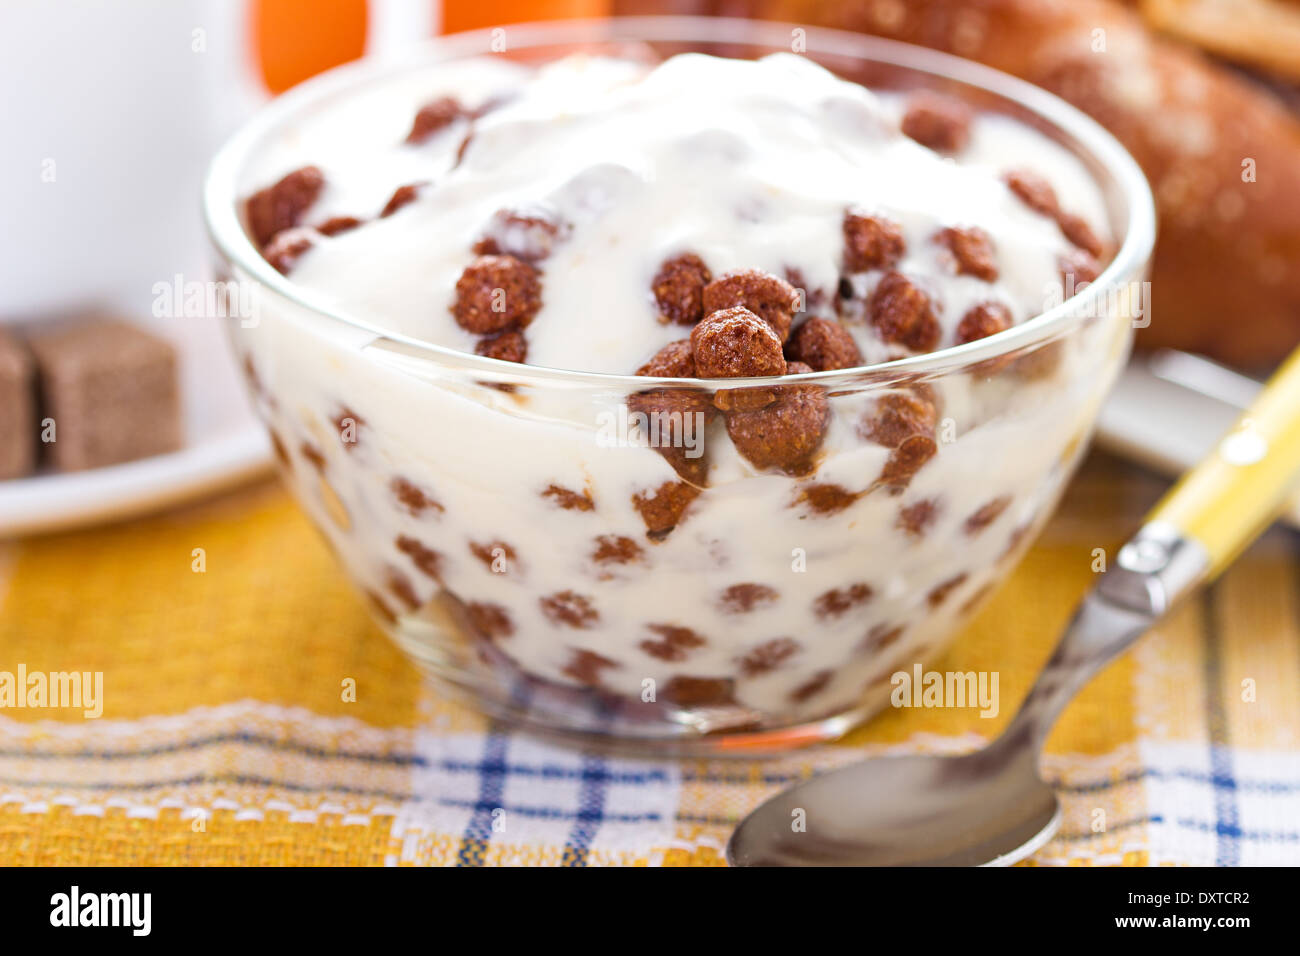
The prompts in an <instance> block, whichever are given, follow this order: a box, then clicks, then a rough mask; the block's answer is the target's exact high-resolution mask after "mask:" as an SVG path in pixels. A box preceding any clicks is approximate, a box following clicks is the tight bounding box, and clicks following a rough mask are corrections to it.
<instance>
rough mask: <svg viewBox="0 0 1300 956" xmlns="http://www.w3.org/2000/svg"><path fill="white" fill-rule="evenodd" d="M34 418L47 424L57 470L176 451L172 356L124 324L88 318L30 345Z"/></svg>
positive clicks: (47, 333) (177, 391) (177, 411)
mask: <svg viewBox="0 0 1300 956" xmlns="http://www.w3.org/2000/svg"><path fill="white" fill-rule="evenodd" d="M31 345H32V353H33V355H35V357H36V371H37V377H38V380H39V382H40V390H41V400H42V404H43V409H42V413H43V414H44V415H46V416H47V417H49V418H52V419H53V420H54V440H53V441H52V442H50V443H49V445H48V448H49V452H48V454H49V457H50V461H51V463H52V464H53V465H54V466H55V467H56V468H58V469H60V470H61V471H78V470H81V469H84V468H98V467H101V466H103V465H114V464H118V463H120V462H124V461H134V460H135V459H137V458H147V457H148V456H150V455H160V454H162V453H164V452H169V451H175V450H176V449H178V448H180V447H181V407H180V384H179V380H178V376H177V368H176V352H175V350H174V349H173V348H172V346H171V345H170V344H168V343H167V342H166V341H164V340H163V339H161V338H159V337H157V336H155V335H151V334H150V333H148V332H145V331H143V330H142V329H139V328H137V327H136V326H134V325H131V324H130V323H128V322H123V321H119V320H116V319H96V320H91V321H84V322H77V323H74V324H67V325H64V324H60V325H58V326H55V327H52V328H49V329H42V330H40V331H39V332H38V333H36V334H34V335H33V336H32V339H31Z"/></svg>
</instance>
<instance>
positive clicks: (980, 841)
mask: <svg viewBox="0 0 1300 956" xmlns="http://www.w3.org/2000/svg"><path fill="white" fill-rule="evenodd" d="M1025 756H1026V751H1025V749H1024V748H1021V749H1020V750H1019V751H1018V752H1017V751H1015V750H1013V749H1012V748H1011V747H1009V746H1007V745H1005V744H1002V742H1001V741H999V742H998V744H995V745H994V747H990V748H988V749H986V750H981V751H977V752H976V753H973V754H967V755H964V756H957V757H939V756H928V755H917V756H906V757H881V758H878V759H874V760H867V761H863V762H861V763H856V764H851V765H850V766H847V767H843V768H841V769H839V770H834V771H830V772H828V773H825V774H821V775H819V776H817V777H814V778H813V779H811V780H809V781H808V782H806V783H804V784H802V785H801V786H798V787H795V788H793V789H791V790H787V791H784V792H782V793H779V794H777V795H776V796H775V797H772V798H771V799H770V800H768V801H767V802H766V803H764V804H762V805H761V806H760V807H758V809H756V810H755V811H754V812H753V813H751V814H750V815H749V816H748V817H746V818H745V820H744V821H743V822H742V823H741V825H740V826H739V827H737V829H736V831H735V832H734V833H733V834H732V836H731V840H730V841H729V842H728V844H727V859H728V861H729V862H730V863H731V864H732V865H733V866H986V865H992V866H997V865H1008V864H1011V863H1014V862H1015V861H1017V860H1020V859H1023V858H1024V857H1026V856H1028V855H1029V854H1031V853H1033V852H1034V851H1035V850H1036V849H1038V848H1039V847H1040V846H1042V845H1043V844H1044V843H1046V842H1047V841H1048V840H1049V839H1051V837H1052V835H1053V834H1054V833H1055V832H1056V829H1057V827H1058V826H1059V825H1060V822H1061V808H1060V805H1059V804H1058V803H1057V800H1056V795H1055V794H1054V793H1053V792H1052V789H1051V788H1050V787H1048V786H1047V785H1046V784H1044V783H1043V782H1042V781H1040V780H1039V779H1038V776H1037V774H1036V773H1035V772H1034V765H1033V762H1032V760H1029V759H1024V757H1025Z"/></svg>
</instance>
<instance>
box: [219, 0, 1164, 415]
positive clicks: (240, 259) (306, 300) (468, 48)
mask: <svg viewBox="0 0 1300 956" xmlns="http://www.w3.org/2000/svg"><path fill="white" fill-rule="evenodd" d="M496 29H498V28H495V27H494V28H487V29H483V30H474V31H469V32H465V33H456V34H448V35H446V36H441V37H436V38H434V39H432V40H430V41H428V42H426V43H423V44H420V45H419V46H418V47H417V48H415V49H413V50H412V52H411V54H410V55H408V56H404V57H402V58H401V60H400V61H392V60H385V61H382V62H371V61H367V60H359V61H355V62H352V63H347V64H344V65H342V66H339V67H335V68H334V69H331V70H329V71H327V72H325V73H322V74H320V75H318V76H316V77H313V78H312V79H310V80H307V81H306V82H305V83H302V84H300V85H299V86H296V87H294V88H293V89H292V90H290V91H288V92H287V93H284V94H283V95H281V96H279V97H277V98H275V99H274V100H273V101H271V102H270V103H269V104H267V105H266V106H264V107H262V109H261V110H259V111H258V113H257V114H256V115H255V116H254V117H253V118H252V119H250V120H249V121H248V122H247V123H245V124H244V126H243V127H242V128H240V129H239V130H238V131H237V132H236V133H235V134H234V135H233V136H232V137H231V138H230V139H229V140H228V141H227V142H226V143H225V145H224V146H222V147H221V149H220V150H219V151H218V152H217V154H216V155H215V156H214V158H213V160H212V162H211V164H210V165H209V167H208V171H207V175H206V176H205V179H204V183H203V215H204V221H205V223H206V226H207V229H208V234H209V237H210V238H211V240H212V242H213V244H214V245H215V246H216V249H217V251H218V252H220V254H221V255H222V256H224V257H225V258H226V260H227V261H228V262H230V263H231V265H232V266H234V267H235V268H238V269H240V270H242V271H243V272H245V273H246V274H248V275H249V276H250V277H251V278H253V279H255V280H256V281H257V282H259V283H260V284H261V285H262V286H264V287H265V288H267V289H269V290H270V291H272V292H273V293H275V294H277V295H279V296H281V297H283V298H285V299H287V300H289V301H290V302H292V303H294V304H296V305H298V306H299V307H302V308H305V309H308V310H310V311H312V312H315V313H318V314H319V315H321V316H323V317H326V318H328V319H332V320H334V321H336V322H340V323H342V324H344V325H346V326H351V327H352V328H354V329H357V330H358V331H361V332H364V333H368V334H370V335H371V336H373V342H374V343H380V342H386V343H388V344H391V345H393V346H396V347H397V348H398V350H399V351H400V352H402V353H404V354H405V355H407V356H410V357H414V358H424V359H426V360H429V361H432V362H435V363H436V364H438V365H443V366H454V367H456V368H458V369H462V370H465V371H467V372H473V371H474V370H476V369H477V370H480V371H482V372H483V373H486V374H488V375H489V376H491V377H493V378H500V377H502V375H503V374H505V375H507V376H508V378H509V379H510V381H512V382H518V383H520V384H541V385H544V384H547V383H551V384H556V383H564V384H566V385H569V386H574V385H577V386H582V385H588V386H592V387H599V388H616V389H621V390H625V391H640V390H644V389H645V388H647V386H648V385H649V384H662V385H667V386H669V387H686V386H689V387H691V388H693V389H696V390H701V389H703V390H707V391H716V390H720V389H724V388H735V387H737V385H741V384H744V385H762V384H770V383H771V382H772V381H775V380H776V379H773V378H748V379H740V378H732V379H670V378H653V377H640V376H633V375H612V374H608V373H602V372H584V371H577V370H569V369H557V368H547V367H543V366H534V365H521V364H517V363H513V362H503V361H501V360H498V359H492V358H487V357H484V356H478V355H473V354H470V353H467V352H461V351H459V350H456V349H452V348H448V347H446V346H441V345H435V344H433V343H431V342H426V341H424V340H421V339H418V338H414V337H411V336H408V335H404V334H401V333H398V332H395V331H393V330H391V329H386V328H384V327H383V326H381V325H378V324H376V323H374V322H370V321H367V320H364V319H360V318H357V317H355V316H350V315H348V314H347V313H346V312H343V311H340V310H338V309H335V308H333V307H331V306H330V305H329V304H326V303H323V302H316V301H313V300H312V296H311V293H310V290H307V289H304V288H302V287H300V286H296V285H294V283H293V282H291V281H290V280H289V279H288V278H287V277H285V276H284V275H282V274H281V273H279V272H278V271H276V270H275V269H274V268H272V267H271V265H270V264H269V263H267V261H266V260H265V259H263V258H262V256H261V254H260V253H259V252H258V250H257V249H256V247H255V246H254V245H253V243H252V241H251V239H250V238H249V236H248V234H247V232H246V231H245V229H244V226H243V223H242V222H241V221H240V215H239V208H240V202H241V200H242V199H243V198H244V197H243V196H242V195H240V193H239V188H240V177H241V173H242V171H243V169H244V167H245V164H246V162H247V161H248V159H249V157H250V156H251V155H252V154H254V153H255V152H256V151H257V150H258V149H259V148H261V146H262V144H263V143H264V142H266V141H267V139H268V138H269V137H272V136H274V135H275V134H276V133H277V132H279V130H280V129H281V127H282V126H283V125H284V124H285V123H287V122H289V121H291V120H292V118H293V117H294V116H295V115H296V114H297V113H298V112H299V111H305V110H309V109H311V108H312V107H314V106H316V105H318V104H319V103H321V102H322V101H325V100H328V99H330V98H331V97H334V96H342V95H346V94H347V93H348V92H349V91H350V90H353V89H355V88H356V87H358V86H361V85H368V84H373V83H382V82H384V81H386V80H389V79H391V78H393V77H395V76H398V75H401V74H404V73H408V72H413V71H419V70H421V69H426V68H428V67H429V66H431V65H433V64H435V63H438V62H445V61H449V60H457V59H463V58H465V57H466V56H469V55H473V54H475V53H478V54H484V55H486V51H488V50H489V49H490V47H489V42H490V41H491V40H492V39H493V36H494V33H495V30H496ZM794 29H800V30H803V31H804V32H805V35H806V41H807V50H808V51H809V52H816V53H825V54H829V55H834V56H840V57H848V58H855V59H859V60H863V61H868V62H877V63H884V64H888V65H892V66H897V67H901V68H903V69H906V70H911V71H913V72H917V73H924V74H929V75H931V76H933V77H936V78H939V79H945V80H951V81H955V82H958V83H961V84H965V85H967V86H973V87H978V88H981V89H983V90H985V91H987V92H990V93H993V94H994V95H996V96H999V97H1001V98H1002V99H1004V100H1007V101H1010V102H1013V103H1015V104H1016V105H1018V106H1020V107H1021V108H1023V109H1025V110H1028V111H1029V112H1031V113H1033V114H1034V115H1036V116H1037V117H1038V118H1040V119H1042V120H1045V121H1046V122H1047V123H1048V124H1050V125H1051V126H1052V127H1055V128H1056V129H1058V130H1059V131H1061V132H1063V133H1065V134H1067V135H1068V136H1069V137H1071V138H1072V139H1073V140H1075V141H1076V142H1077V143H1079V144H1081V145H1082V146H1083V147H1084V148H1086V150H1087V151H1088V153H1089V154H1090V155H1089V158H1090V159H1091V160H1092V161H1093V162H1094V163H1096V164H1097V165H1098V166H1099V167H1100V168H1101V169H1102V170H1104V172H1105V174H1106V175H1107V176H1109V177H1110V178H1111V179H1112V180H1113V182H1114V183H1115V185H1116V186H1117V187H1118V188H1119V190H1120V192H1121V194H1122V199H1123V202H1124V204H1125V206H1126V211H1127V222H1126V223H1125V228H1124V232H1123V241H1122V242H1121V245H1120V248H1119V250H1118V251H1117V252H1116V254H1115V256H1114V258H1113V259H1112V260H1111V261H1110V263H1108V265H1107V266H1106V268H1105V270H1104V271H1103V272H1102V274H1101V275H1100V276H1099V277H1098V278H1097V280H1096V281H1095V282H1093V283H1091V284H1090V285H1089V286H1088V287H1087V288H1085V289H1083V290H1082V291H1080V292H1078V293H1077V294H1075V295H1074V296H1073V297H1071V298H1069V299H1066V300H1065V301H1063V302H1061V303H1058V304H1057V305H1055V306H1054V307H1053V308H1051V309H1049V310H1048V311H1046V312H1043V313H1041V314H1040V315H1038V316H1035V317H1034V318H1032V319H1029V320H1027V321H1025V322H1022V323H1021V324H1019V325H1017V326H1014V327H1013V328H1011V329H1008V330H1007V331H1005V332H1000V333H998V334H997V335H993V336H989V337H988V338H985V339H980V340H977V341H975V342H970V343H967V344H965V345H957V346H952V347H949V348H945V349H940V350H938V351H936V352H930V353H926V354H923V355H916V356H911V357H908V358H902V359H895V360H894V361H891V362H885V363H880V364H876V365H866V366H861V367H858V368H852V369H843V370H835V371H827V372H807V373H803V374H799V375H785V376H781V377H780V378H779V381H780V382H781V383H782V384H795V383H803V382H808V383H816V384H819V385H823V386H826V387H832V388H833V387H837V386H857V387H861V386H862V385H864V384H866V383H868V382H873V381H876V380H881V379H883V380H899V379H910V378H933V377H938V376H940V375H943V374H948V373H953V372H959V371H962V370H965V369H970V368H971V367H973V366H975V365H978V364H979V363H981V362H985V361H987V360H989V359H991V358H996V357H998V356H1001V355H1004V354H1007V353H1009V352H1012V351H1016V350H1018V349H1022V348H1026V347H1029V346H1032V345H1034V344H1036V343H1039V342H1044V341H1047V340H1049V339H1052V338H1055V337H1056V336H1057V335H1060V334H1064V333H1065V332H1066V331H1068V327H1069V326H1070V324H1071V322H1072V321H1080V320H1082V319H1084V318H1087V317H1090V316H1095V315H1098V314H1102V313H1101V312H1100V311H1099V309H1101V308H1104V305H1105V302H1106V297H1107V296H1108V295H1109V294H1110V291H1111V289H1112V288H1113V287H1117V286H1118V285H1119V284H1120V283H1122V282H1125V281H1130V280H1131V279H1133V278H1134V277H1136V276H1137V275H1138V274H1139V273H1140V271H1141V270H1143V269H1144V268H1145V267H1146V264H1147V262H1148V260H1149V258H1150V255H1151V250H1152V247H1153V246H1154V244H1155V232H1156V215H1155V202H1154V199H1153V198H1152V195H1151V189H1150V187H1149V185H1148V184H1147V180H1146V177H1145V176H1144V175H1143V173H1142V170H1141V168H1140V167H1139V166H1138V165H1137V162H1136V161H1135V160H1134V159H1133V157H1132V156H1130V155H1129V153H1128V152H1127V151H1126V150H1125V149H1124V147H1123V146H1122V145H1120V143H1119V142H1118V141H1117V140H1116V139H1115V138H1114V137H1113V136H1112V135H1111V134H1110V133H1109V132H1107V131H1106V129H1104V128H1103V127H1102V126H1101V125H1099V124H1098V123H1097V122H1096V121H1095V120H1093V119H1092V118H1091V117H1089V116H1087V115H1086V114H1084V113H1083V112H1081V111H1080V110H1078V109H1076V108H1075V107H1073V106H1071V105H1070V104H1069V103H1066V102H1065V101H1064V100H1062V99H1060V98H1059V97H1057V96H1055V95H1053V94H1051V93H1049V92H1047V91H1046V90H1043V89H1040V88H1039V87H1036V86H1033V85H1032V84H1029V83H1026V82H1025V81H1023V80H1020V79H1017V78H1016V77H1013V76H1010V75H1009V74H1006V73H1002V72H1000V71H998V70H994V69H992V68H990V67H986V66H983V65H981V64H979V63H975V62H973V61H970V60H965V59H962V58H960V57H956V56H952V55H950V54H946V53H940V52H938V51H935V50H931V49H928V48H925V47H920V46H914V45H912V44H907V43H900V42H897V41H894V40H886V39H882V38H880V37H873V36H869V35H865V34H858V33H851V32H848V31H844V30H832V29H822V28H813V27H802V26H798V25H796V24H789V23H776V22H766V21H756V20H745V19H738V18H727V17H690V16H670V17H653V16H652V17H607V18H598V19H589V20H556V21H548V22H540V23H523V24H511V25H509V43H510V49H511V50H520V49H528V48H535V47H546V46H555V45H562V44H567V43H617V42H637V41H649V42H681V43H711V44H752V45H756V46H767V47H776V48H780V47H785V46H789V42H790V38H791V35H792V34H791V31H792V30H794Z"/></svg>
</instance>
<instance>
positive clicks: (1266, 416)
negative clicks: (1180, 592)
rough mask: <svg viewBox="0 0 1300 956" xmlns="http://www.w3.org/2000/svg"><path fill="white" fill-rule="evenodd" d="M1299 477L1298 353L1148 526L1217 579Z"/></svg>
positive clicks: (1171, 493)
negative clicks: (1175, 537)
mask: <svg viewBox="0 0 1300 956" xmlns="http://www.w3.org/2000/svg"><path fill="white" fill-rule="evenodd" d="M1298 477H1300V349H1298V350H1297V351H1296V352H1293V353H1292V354H1291V356H1290V357H1289V358H1288V359H1287V360H1286V362H1284V363H1283V365H1282V367H1281V368H1279V369H1278V370H1277V372H1276V373H1274V375H1273V377H1272V378H1270V379H1269V381H1268V382H1267V383H1266V384H1265V386H1264V389H1263V390H1262V391H1261V392H1260V393H1259V395H1258V396H1257V397H1256V399H1255V401H1254V402H1253V403H1252V404H1251V406H1250V408H1248V409H1247V410H1246V411H1245V412H1244V413H1243V414H1242V416H1241V418H1239V419H1238V420H1237V424H1236V425H1234V426H1233V427H1232V428H1231V429H1230V430H1229V431H1228V433H1227V434H1226V435H1224V436H1223V438H1221V439H1220V440H1219V442H1218V444H1217V445H1216V446H1215V449H1214V451H1213V452H1212V453H1211V454H1210V455H1209V456H1208V457H1207V458H1205V459H1204V460H1203V461H1201V463H1200V464H1198V465H1197V466H1196V467H1195V468H1193V469H1192V470H1191V471H1189V472H1188V473H1187V474H1186V475H1184V476H1183V478H1182V479H1181V480H1180V481H1179V482H1178V483H1177V484H1176V485H1174V487H1173V488H1172V489H1170V491H1169V492H1168V494H1166V495H1165V496H1164V498H1162V499H1161V501H1160V503H1159V504H1157V505H1156V507H1155V509H1154V510H1153V511H1152V512H1151V514H1150V515H1149V516H1148V518H1147V523H1148V525H1156V526H1158V527H1161V528H1169V529H1172V530H1176V531H1177V532H1178V534H1179V535H1180V536H1181V537H1183V538H1186V539H1190V540H1191V541H1192V542H1195V543H1196V544H1197V545H1199V546H1200V548H1201V550H1202V551H1203V552H1204V557H1205V568H1204V572H1203V575H1202V578H1203V579H1208V578H1213V577H1216V576H1217V575H1218V574H1219V573H1220V572H1221V571H1223V569H1224V568H1226V567H1227V566H1228V565H1229V564H1231V563H1232V561H1233V559H1234V558H1236V557H1237V555H1238V554H1240V553H1241V552H1242V551H1243V550H1244V549H1245V548H1246V546H1247V545H1249V544H1250V543H1251V542H1252V541H1253V540H1254V539H1255V538H1256V537H1257V536H1258V535H1259V534H1260V533H1262V532H1263V531H1264V529H1265V528H1267V527H1268V525H1269V523H1270V522H1271V521H1272V520H1273V518H1274V517H1275V515H1276V514H1277V512H1278V510H1279V509H1280V508H1281V506H1282V504H1283V502H1284V501H1285V499H1286V497H1287V495H1288V493H1289V492H1290V491H1292V489H1293V488H1294V487H1295V485H1296V480H1297V478H1298Z"/></svg>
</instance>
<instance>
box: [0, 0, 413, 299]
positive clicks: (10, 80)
mask: <svg viewBox="0 0 1300 956" xmlns="http://www.w3.org/2000/svg"><path fill="white" fill-rule="evenodd" d="M251 6H252V3H251V0H113V2H105V0H57V2H52V0H3V2H0V89H3V90H4V92H3V93H0V96H2V97H3V98H4V100H5V104H4V109H3V112H2V113H0V115H3V117H4V123H3V127H4V128H3V130H0V136H3V137H4V145H3V148H0V322H3V321H9V320H22V321H30V320H33V319H39V318H40V317H42V316H44V315H53V314H59V313H66V312H69V311H73V310H76V309H80V308H83V307H89V306H102V307H107V308H110V309H114V310H117V311H120V312H122V313H123V314H126V315H141V316H148V315H149V313H150V306H151V302H152V300H153V297H154V293H153V292H152V289H153V287H154V284H155V283H157V282H159V281H170V280H171V278H172V277H173V276H174V275H177V274H180V275H185V276H187V277H189V276H192V277H199V276H202V275H203V274H204V273H205V272H206V268H207V262H208V257H207V246H206V239H205V237H204V235H203V230H202V224H201V220H200V216H199V190H200V184H201V180H202V176H203V171H204V167H205V166H206V163H207V160H208V157H209V156H210V155H211V153H212V152H213V151H214V150H215V148H216V147H217V145H218V144H219V143H220V142H221V141H222V140H223V139H224V138H225V137H226V136H227V135H228V134H229V133H230V132H231V131H232V130H233V129H234V128H235V127H236V126H237V125H238V124H239V123H240V122H241V121H242V120H243V119H244V118H245V117H246V116H247V114H248V113H249V112H251V111H252V110H253V109H254V108H256V106H257V105H258V104H259V103H260V102H261V101H262V100H264V99H265V98H266V97H267V95H268V94H267V93H266V91H265V90H264V88H263V87H262V84H261V80H260V70H259V69H258V68H257V64H255V63H254V62H253V59H254V55H253V52H252V47H253V44H252V42H251V35H252V31H251V28H250V24H249V19H250V11H251ZM436 9H437V6H436V3H434V2H433V0H371V2H370V3H369V5H368V7H367V13H368V18H369V22H368V23H367V50H366V51H367V55H371V54H374V55H386V54H388V53H390V52H396V51H397V50H398V49H400V48H401V47H403V46H405V45H408V44H410V43H413V42H417V41H419V40H420V39H423V38H424V37H427V36H428V35H430V34H431V33H432V32H433V28H434V20H435V18H436Z"/></svg>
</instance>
